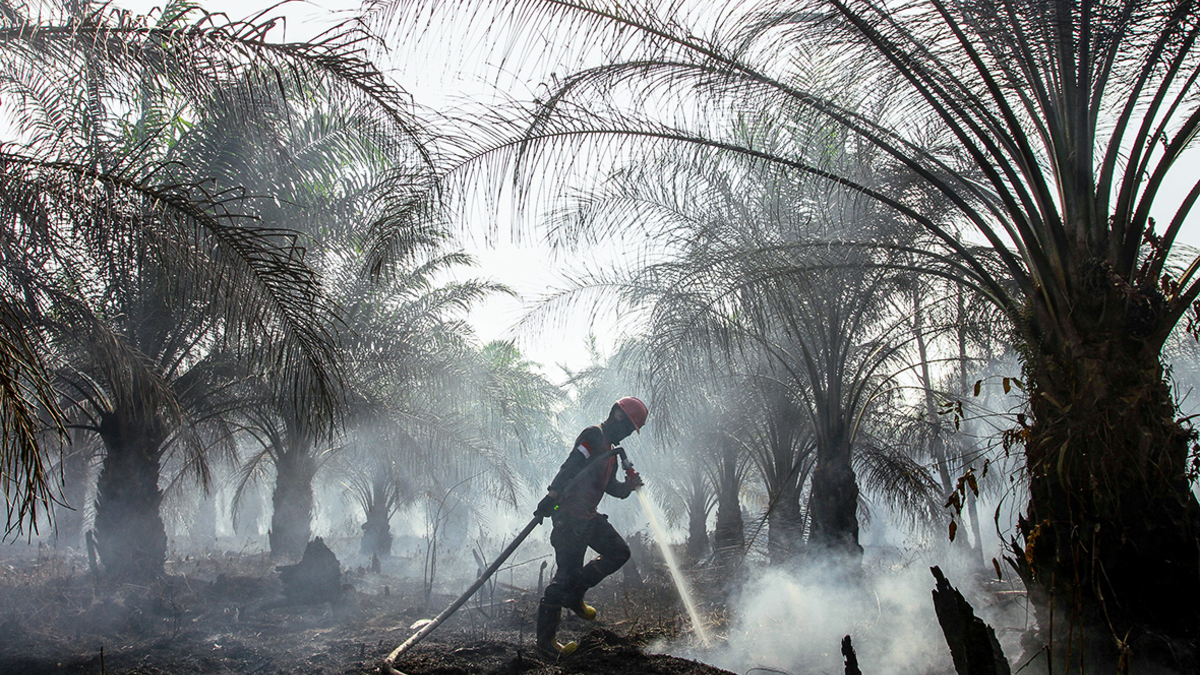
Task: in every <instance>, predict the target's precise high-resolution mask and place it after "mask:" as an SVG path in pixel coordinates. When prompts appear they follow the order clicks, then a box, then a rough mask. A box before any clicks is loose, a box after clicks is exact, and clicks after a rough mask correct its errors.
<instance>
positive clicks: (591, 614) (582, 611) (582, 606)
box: [571, 600, 597, 621]
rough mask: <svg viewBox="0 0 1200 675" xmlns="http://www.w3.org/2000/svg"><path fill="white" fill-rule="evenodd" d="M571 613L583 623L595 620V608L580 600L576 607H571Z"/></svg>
mask: <svg viewBox="0 0 1200 675" xmlns="http://www.w3.org/2000/svg"><path fill="white" fill-rule="evenodd" d="M571 611H572V612H575V616H577V617H579V618H581V619H583V620H584V621H595V620H596V614H597V612H596V608H595V607H592V606H591V605H589V604H587V603H586V602H584V601H582V600H580V601H579V605H578V606H577V607H572V608H571Z"/></svg>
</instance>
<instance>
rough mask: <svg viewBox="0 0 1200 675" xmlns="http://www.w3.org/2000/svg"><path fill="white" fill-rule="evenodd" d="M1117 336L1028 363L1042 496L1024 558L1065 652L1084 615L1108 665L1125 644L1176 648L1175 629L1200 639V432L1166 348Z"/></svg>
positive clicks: (1031, 435) (1033, 447) (1034, 497)
mask: <svg viewBox="0 0 1200 675" xmlns="http://www.w3.org/2000/svg"><path fill="white" fill-rule="evenodd" d="M1088 334H1089V336H1094V335H1096V334H1097V331H1091V332H1090V333H1088ZM1108 334H1109V335H1118V336H1119V337H1112V338H1109V339H1106V340H1101V339H1096V338H1092V339H1091V341H1088V342H1083V341H1079V342H1076V343H1074V344H1069V345H1065V346H1060V347H1059V350H1058V353H1056V354H1053V353H1047V352H1046V351H1042V352H1041V353H1040V354H1037V355H1035V358H1032V359H1030V361H1029V362H1028V363H1027V371H1028V376H1029V379H1030V391H1029V395H1030V407H1031V411H1032V413H1033V419H1034V420H1035V421H1034V423H1033V425H1032V426H1031V427H1030V428H1029V429H1028V435H1027V438H1026V460H1027V467H1028V471H1029V474H1030V500H1029V509H1028V517H1027V520H1025V519H1023V520H1022V521H1021V522H1020V530H1021V533H1022V535H1023V536H1024V540H1025V541H1024V546H1023V547H1022V546H1021V545H1020V544H1017V543H1016V542H1014V549H1015V550H1016V551H1017V553H1018V555H1017V556H1015V558H1014V562H1016V563H1017V567H1018V568H1019V570H1020V571H1022V572H1023V576H1024V577H1025V578H1026V583H1027V584H1028V585H1030V587H1031V596H1033V597H1034V599H1035V600H1040V602H1038V605H1040V607H1039V611H1040V616H1039V625H1040V626H1042V627H1043V629H1045V628H1047V627H1049V626H1050V625H1051V617H1050V612H1051V611H1053V613H1054V616H1053V626H1054V633H1055V635H1054V636H1053V637H1054V648H1055V650H1056V657H1055V660H1056V661H1058V660H1060V659H1061V658H1065V657H1066V652H1067V651H1068V650H1067V648H1066V647H1067V645H1068V644H1072V643H1071V642H1069V641H1068V639H1066V638H1067V636H1068V635H1069V633H1068V631H1070V630H1074V631H1075V634H1076V635H1078V634H1079V631H1080V630H1081V628H1080V627H1081V626H1082V629H1083V632H1084V634H1086V635H1088V636H1089V643H1088V645H1086V646H1085V647H1084V649H1083V651H1084V652H1085V653H1086V655H1087V656H1089V658H1100V659H1103V660H1104V661H1107V662H1108V663H1112V659H1113V658H1114V657H1115V656H1116V655H1115V654H1114V652H1115V651H1116V648H1115V647H1114V646H1113V645H1114V644H1121V643H1122V641H1128V644H1132V645H1134V646H1133V653H1134V654H1139V652H1140V656H1146V655H1147V654H1148V652H1149V653H1150V657H1151V659H1154V655H1153V652H1154V651H1155V650H1158V652H1159V653H1160V655H1162V654H1165V653H1166V650H1167V649H1169V647H1167V646H1166V645H1167V643H1166V642H1165V641H1164V640H1163V639H1162V638H1164V637H1165V638H1175V639H1177V640H1185V641H1188V642H1191V643H1192V644H1195V642H1194V640H1195V639H1196V637H1197V634H1198V633H1197V628H1198V627H1200V554H1198V551H1197V543H1196V542H1197V535H1198V534H1200V525H1198V523H1200V516H1198V514H1200V507H1198V505H1197V503H1196V500H1195V498H1194V497H1193V495H1192V493H1191V490H1190V485H1189V480H1188V477H1187V468H1188V467H1187V458H1188V450H1189V446H1190V445H1191V441H1192V439H1193V438H1194V433H1193V432H1191V431H1190V430H1189V429H1186V428H1185V427H1183V426H1182V425H1181V424H1180V423H1179V422H1178V421H1177V420H1176V418H1175V413H1176V408H1175V404H1174V401H1173V400H1172V396H1171V391H1170V387H1169V385H1168V384H1167V382H1166V380H1165V373H1164V370H1163V367H1162V365H1161V363H1160V361H1159V358H1158V355H1157V353H1156V351H1155V350H1153V349H1151V348H1149V347H1147V346H1146V343H1145V342H1143V341H1141V340H1137V339H1135V338H1133V337H1130V336H1129V332H1128V331H1125V332H1123V333H1122V332H1113V333H1108ZM1045 344H1049V345H1051V346H1053V345H1054V343H1052V342H1049V341H1046V342H1044V343H1043V345H1045ZM1058 344H1059V345H1062V343H1061V342H1060V343H1058ZM1026 562H1027V563H1028V564H1024V563H1026ZM1045 637H1049V636H1045ZM1078 643H1079V641H1078V639H1076V640H1075V641H1074V643H1073V644H1074V645H1075V647H1074V648H1072V650H1071V652H1072V653H1073V656H1074V658H1075V659H1076V660H1075V662H1076V663H1078V659H1079V657H1080V654H1079V653H1078V652H1079V651H1080V649H1079V646H1078ZM1169 658H1170V659H1172V660H1174V658H1175V657H1174V656H1171V657H1169ZM1193 665H1194V664H1193Z"/></svg>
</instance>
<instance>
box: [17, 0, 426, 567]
mask: <svg viewBox="0 0 1200 675" xmlns="http://www.w3.org/2000/svg"><path fill="white" fill-rule="evenodd" d="M272 26H274V22H272V21H268V20H261V19H260V20H258V21H251V22H234V21H229V20H226V19H223V18H220V17H213V16H210V15H207V14H205V13H203V12H201V11H199V10H197V9H196V8H195V7H193V6H190V5H186V4H174V5H170V6H168V7H167V8H166V9H165V10H164V11H162V12H161V13H159V14H157V15H155V16H153V17H138V16H131V15H129V14H127V13H124V12H120V11H117V10H114V9H111V8H109V7H107V6H105V7H98V8H90V7H88V6H87V5H86V3H70V4H69V5H68V6H65V7H59V6H57V5H54V4H48V5H34V6H24V5H21V6H16V5H5V8H4V11H3V17H2V19H0V39H2V41H3V46H2V47H0V48H2V49H3V51H4V54H5V60H4V69H3V72H2V73H0V88H2V89H3V91H5V92H6V93H8V94H10V95H11V96H12V98H11V99H10V100H14V101H18V102H19V106H20V113H21V115H20V117H19V119H18V124H17V125H16V127H15V131H16V133H17V137H16V138H15V139H13V140H14V142H13V143H10V144H8V145H6V146H4V151H3V160H2V161H3V165H4V169H3V172H4V176H3V179H0V182H2V189H3V192H2V198H0V201H2V202H3V207H2V209H3V214H4V227H5V232H6V235H5V237H3V239H4V242H5V243H4V245H5V247H6V248H10V247H11V248H12V250H11V251H10V252H8V253H6V255H5V257H6V260H7V261H8V264H6V266H5V269H4V273H5V280H4V289H5V298H6V299H11V300H10V301H9V302H10V304H12V303H19V305H17V306H20V307H23V308H27V309H25V311H26V312H27V313H28V314H29V316H30V318H31V320H30V321H29V322H27V324H26V325H28V326H30V328H29V329H28V330H30V331H35V332H36V333H35V334H36V335H37V336H38V337H39V338H40V342H39V344H40V345H41V346H42V347H43V349H44V351H43V352H42V353H41V354H39V355H38V356H39V358H40V359H41V360H42V362H47V361H52V362H53V366H54V367H55V369H56V370H57V371H60V372H62V373H64V375H63V377H62V386H64V387H67V388H68V389H69V391H67V392H66V393H67V394H68V396H71V397H76V398H77V399H78V400H79V401H81V402H82V403H83V404H84V406H85V407H87V408H88V410H87V413H86V414H87V415H89V416H90V422H89V423H86V426H88V428H90V429H91V430H92V431H93V432H95V433H96V434H98V435H99V436H100V437H101V438H102V439H103V440H104V443H105V446H106V450H107V453H106V457H105V459H104V468H103V469H102V473H101V485H100V489H99V492H98V504H97V530H98V534H97V538H98V543H99V544H100V547H101V552H102V557H104V558H105V564H106V567H107V568H108V570H109V572H111V574H112V576H113V577H114V578H122V577H124V578H145V577H147V576H153V575H156V574H160V573H161V572H162V561H163V557H164V555H165V544H166V540H165V535H164V534H163V528H162V521H161V518H160V516H159V514H158V505H159V502H160V501H161V496H162V495H161V489H160V488H159V485H158V482H159V472H160V468H161V460H162V458H163V456H164V453H165V452H167V451H168V450H169V448H171V447H181V448H182V447H186V448H190V450H191V451H192V452H193V453H195V454H194V459H195V460H196V461H193V462H189V464H190V465H191V466H193V467H194V468H197V469H198V470H200V471H201V472H203V471H204V463H203V458H204V455H205V454H206V452H207V450H208V449H210V448H211V447H213V446H212V445H211V443H212V442H213V441H214V440H220V439H224V441H228V434H227V431H228V427H227V426H225V425H226V423H227V422H228V415H229V414H230V413H231V411H232V410H233V409H234V406H232V405H230V404H229V402H228V400H226V397H227V396H228V395H229V394H230V393H231V390H230V389H229V388H228V387H227V383H228V382H227V381H228V379H229V378H230V377H235V375H234V374H233V373H234V371H238V370H242V371H245V370H247V369H252V368H255V367H258V368H261V369H268V370H270V372H271V378H272V381H273V383H274V384H275V385H276V386H278V387H279V389H280V390H281V391H288V392H289V393H290V394H291V396H292V398H293V400H294V401H295V404H296V406H297V408H299V409H303V410H305V411H306V413H307V415H308V416H309V418H310V419H312V420H314V421H315V423H316V424H317V425H324V426H329V425H331V424H333V422H334V419H335V417H336V410H337V404H338V400H339V398H340V394H339V393H338V392H339V389H340V384H339V380H340V377H339V375H338V371H337V364H336V359H335V358H334V354H333V351H332V339H331V337H332V323H333V312H332V311H331V307H330V306H329V305H328V304H327V303H326V302H325V300H324V297H323V295H322V293H321V291H320V285H319V283H318V278H317V275H316V273H315V271H314V270H313V269H312V268H310V267H309V266H308V265H307V264H306V263H305V261H304V260H303V255H302V250H301V249H299V248H298V247H297V246H296V241H295V233H294V232H293V231H290V230H287V229H284V228H281V227H273V226H271V225H269V224H264V223H262V222H261V221H259V220H257V218H258V216H259V214H258V213H257V212H255V211H254V210H253V209H252V208H248V202H247V201H246V200H245V199H244V196H245V195H244V193H243V192H239V191H238V190H237V189H236V188H235V187H233V186H231V185H230V184H229V183H226V184H224V185H221V186H218V187H216V188H214V187H213V186H212V184H211V183H210V182H208V181H209V179H210V178H211V176H209V175H198V176H197V175H188V170H187V169H186V168H184V167H183V166H182V165H181V164H180V163H179V160H180V159H181V158H180V157H178V156H172V155H171V152H172V150H174V149H176V148H177V147H178V146H179V142H180V139H181V137H184V136H187V134H188V133H189V130H192V129H194V128H195V126H194V125H196V124H197V123H198V122H200V121H202V120H203V119H205V115H206V114H209V113H212V112H213V111H215V110H222V111H225V112H230V111H237V112H236V114H233V115H231V116H230V117H231V118H232V119H233V121H234V122H236V124H235V125H233V126H227V127H225V131H231V132H236V130H237V128H239V127H242V128H244V127H245V126H247V125H252V124H253V122H254V119H255V115H256V113H257V112H258V111H260V110H265V109H266V108H267V106H266V103H267V102H269V101H272V100H275V99H277V98H278V97H279V96H287V92H288V91H289V90H288V84H292V85H293V86H295V87H301V88H302V87H303V86H305V83H310V84H311V86H312V87H313V88H316V87H317V86H318V85H320V87H322V88H323V91H326V92H330V93H332V92H342V93H343V95H344V96H345V97H346V98H347V100H355V101H357V102H359V103H360V104H362V106H363V107H365V108H369V109H371V110H373V111H374V119H375V120H376V121H378V124H379V125H383V126H388V125H390V126H391V127H392V128H393V129H394V130H396V131H398V132H400V135H401V136H404V135H407V134H408V132H409V131H410V128H409V127H408V126H407V124H408V122H407V120H408V119H409V117H408V115H407V113H406V112H405V110H406V108H404V107H401V106H403V105H405V104H404V102H403V100H402V95H401V94H399V93H398V92H397V91H396V90H395V89H394V88H392V87H390V85H388V83H387V81H386V80H385V79H384V78H383V77H382V76H381V75H380V74H379V72H378V71H376V70H375V69H374V68H373V67H371V65H370V64H369V63H368V62H366V61H365V60H363V59H362V58H361V53H360V52H359V51H358V48H357V46H356V45H357V42H356V39H358V38H361V35H359V34H356V33H354V32H353V31H351V32H347V31H344V30H343V31H334V33H332V34H330V35H329V36H327V37H326V38H324V39H323V40H321V41H319V42H315V43H308V44H288V43H281V42H276V41H274V40H272V39H271V37H270V35H269V31H270V29H271V27H272ZM291 91H295V89H292V90H291ZM380 120H382V121H380ZM200 126H201V127H202V126H203V125H202V124H201V125H200ZM408 137H409V138H410V139H411V138H412V137H411V135H408ZM185 159H186V158H185ZM21 249H24V251H23V252H22V251H21ZM30 309H33V310H36V311H30ZM29 363H30V364H34V365H37V364H38V363H39V361H37V360H33V361H29ZM8 372H10V373H16V374H17V376H18V377H25V379H26V381H27V382H30V383H32V384H33V385H34V386H31V387H29V388H27V389H26V392H27V396H28V392H33V393H36V392H37V391H40V390H39V389H38V388H37V386H36V385H37V382H38V379H37V378H36V377H34V376H28V375H22V374H21V373H19V372H18V371H16V370H10V371H8ZM7 400H8V399H6V401H7ZM197 406H199V407H197ZM47 409H48V410H51V411H53V410H54V408H53V407H52V406H47ZM197 412H200V413H201V414H199V415H196V414H193V413H197ZM50 419H54V418H53V417H51V418H50ZM199 425H203V426H207V427H208V429H209V430H210V431H212V432H213V434H211V435H210V434H207V433H199V432H200V430H201V428H202V427H201V426H199ZM220 427H223V429H222V428H220ZM13 428H14V429H20V428H21V427H20V425H16V426H14V427H13ZM6 429H7V427H6ZM20 447H21V446H20V445H10V446H8V449H7V450H6V452H9V451H10V450H12V449H13V448H18V449H19V448H20ZM10 456H11V453H10ZM34 458H35V459H36V456H34ZM29 459H30V458H28V457H27V458H25V460H23V461H29ZM34 466H35V468H36V465H34ZM6 475H16V476H22V474H21V473H20V472H17V473H15V474H6ZM25 475H27V476H28V477H30V478H36V476H37V474H36V471H34V472H33V473H27V474H25ZM38 489H40V488H39V487H38V486H37V485H36V484H33V485H31V486H29V488H28V490H32V491H33V492H34V493H35V494H36V493H37V490H38ZM11 494H16V495H20V494H21V493H20V492H19V491H15V492H13V493H10V495H11ZM20 513H21V512H20V511H18V516H20ZM9 515H10V522H11V518H12V516H13V511H12V510H10V512H9Z"/></svg>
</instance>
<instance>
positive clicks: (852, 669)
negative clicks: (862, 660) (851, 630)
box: [842, 635, 862, 675]
mask: <svg viewBox="0 0 1200 675" xmlns="http://www.w3.org/2000/svg"><path fill="white" fill-rule="evenodd" d="M842 656H844V657H845V658H846V675H862V671H861V670H859V669H858V655H857V654H855V653H854V645H852V644H850V636H849V635H847V636H846V637H844V638H842Z"/></svg>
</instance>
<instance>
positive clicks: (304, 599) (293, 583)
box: [275, 537, 342, 605]
mask: <svg viewBox="0 0 1200 675" xmlns="http://www.w3.org/2000/svg"><path fill="white" fill-rule="evenodd" d="M275 570H276V571H278V572H279V580H280V581H281V582H283V596H284V598H286V601H287V604H291V605H315V604H319V603H322V602H330V603H333V604H334V605H337V604H338V603H339V602H340V601H341V600H342V566H341V564H340V563H339V562H338V559H337V556H336V555H334V553H333V551H330V550H329V547H328V546H326V545H325V542H324V540H322V539H321V538H320V537H317V538H315V539H313V540H312V541H310V542H309V543H308V546H306V547H305V548H304V557H302V558H300V562H298V563H296V564H295V565H280V566H278V567H276V568H275Z"/></svg>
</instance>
